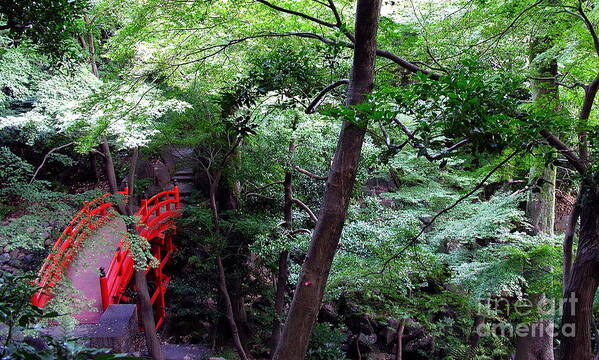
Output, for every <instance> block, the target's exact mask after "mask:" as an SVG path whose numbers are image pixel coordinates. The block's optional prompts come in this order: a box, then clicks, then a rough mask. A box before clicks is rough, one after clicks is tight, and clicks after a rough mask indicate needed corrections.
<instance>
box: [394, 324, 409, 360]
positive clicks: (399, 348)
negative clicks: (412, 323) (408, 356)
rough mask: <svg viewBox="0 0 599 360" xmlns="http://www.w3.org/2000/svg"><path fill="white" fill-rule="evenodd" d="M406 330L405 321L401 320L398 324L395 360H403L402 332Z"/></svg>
mask: <svg viewBox="0 0 599 360" xmlns="http://www.w3.org/2000/svg"><path fill="white" fill-rule="evenodd" d="M405 328H406V319H402V320H401V321H400V322H399V327H398V329H397V351H396V352H395V360H402V359H403V332H404V329H405Z"/></svg>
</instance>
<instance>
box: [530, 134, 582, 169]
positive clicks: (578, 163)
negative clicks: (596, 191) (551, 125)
mask: <svg viewBox="0 0 599 360" xmlns="http://www.w3.org/2000/svg"><path fill="white" fill-rule="evenodd" d="M540 134H541V136H543V137H544V138H545V140H547V142H548V143H549V145H551V146H553V147H554V148H555V149H557V151H558V152H559V153H561V154H562V155H564V157H565V158H566V159H568V161H569V162H570V164H572V166H574V168H575V169H576V170H577V171H578V172H579V173H580V174H581V175H585V174H586V172H587V164H586V163H585V162H584V161H583V160H582V159H581V158H580V157H578V155H577V154H576V152H575V151H574V150H572V149H570V148H569V147H568V146H567V145H566V144H564V143H563V142H561V140H560V139H558V138H557V137H556V136H555V135H553V134H552V133H550V132H549V131H547V130H541V131H540Z"/></svg>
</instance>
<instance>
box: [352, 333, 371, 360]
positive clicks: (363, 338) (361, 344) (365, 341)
mask: <svg viewBox="0 0 599 360" xmlns="http://www.w3.org/2000/svg"><path fill="white" fill-rule="evenodd" d="M350 339H351V340H350V343H349V344H347V347H346V351H347V352H348V354H349V355H350V356H351V357H352V358H353V357H357V355H358V351H357V350H358V349H359V350H360V351H359V354H360V356H363V355H365V354H368V353H370V352H372V348H373V345H374V344H375V343H376V335H374V334H373V335H366V334H363V333H359V334H358V335H355V336H351V337H350Z"/></svg>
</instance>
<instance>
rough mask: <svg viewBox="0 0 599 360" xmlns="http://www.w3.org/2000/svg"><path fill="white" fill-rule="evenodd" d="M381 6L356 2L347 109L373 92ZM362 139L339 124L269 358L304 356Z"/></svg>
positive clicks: (358, 129)
mask: <svg viewBox="0 0 599 360" xmlns="http://www.w3.org/2000/svg"><path fill="white" fill-rule="evenodd" d="M380 6H381V1H380V0H359V1H358V4H357V9H356V31H355V34H356V42H355V48H354V61H353V67H352V74H351V75H352V76H351V82H350V85H349V89H348V93H347V105H349V106H351V105H356V104H359V103H361V102H362V101H363V100H364V95H365V94H368V93H370V92H371V91H372V87H373V83H374V63H375V55H376V33H377V29H378V22H379V13H380ZM363 125H365V124H363ZM364 134H365V128H364V127H363V126H359V125H357V124H351V123H344V124H343V126H342V130H341V133H340V135H339V142H338V143H337V150H336V151H335V156H334V158H333V163H332V165H331V170H330V173H329V178H328V180H327V186H326V191H325V195H324V199H323V201H322V206H321V209H320V215H319V217H318V222H317V224H316V228H315V229H314V232H313V235H312V241H311V244H310V248H309V249H308V254H307V256H306V259H305V261H304V264H303V266H302V271H301V273H300V276H299V280H298V283H297V286H296V289H295V293H294V296H293V301H292V303H291V307H290V310H289V315H288V316H287V322H286V324H285V328H284V330H283V334H282V337H281V341H280V343H279V346H278V347H277V349H276V351H275V355H274V356H273V359H275V360H300V359H303V358H304V355H305V353H306V349H307V347H308V342H309V339H310V333H311V332H312V328H313V326H314V323H315V322H316V317H317V316H318V311H319V308H320V305H321V302H322V297H323V295H324V290H325V287H326V283H327V278H328V276H329V271H330V268H331V263H332V262H333V258H334V256H335V252H336V250H337V245H338V244H339V238H340V237H341V230H342V229H343V223H344V221H345V215H346V212H347V207H348V205H349V201H350V197H351V193H352V190H353V187H354V183H355V179H356V172H357V169H358V164H359V160H360V153H361V150H362V143H363V141H364Z"/></svg>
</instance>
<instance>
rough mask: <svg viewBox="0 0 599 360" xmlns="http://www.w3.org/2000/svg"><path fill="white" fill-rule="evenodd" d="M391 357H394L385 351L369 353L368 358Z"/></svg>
mask: <svg viewBox="0 0 599 360" xmlns="http://www.w3.org/2000/svg"><path fill="white" fill-rule="evenodd" d="M389 359H392V357H391V355H388V354H385V353H380V352H375V353H372V354H368V358H367V360H389Z"/></svg>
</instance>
